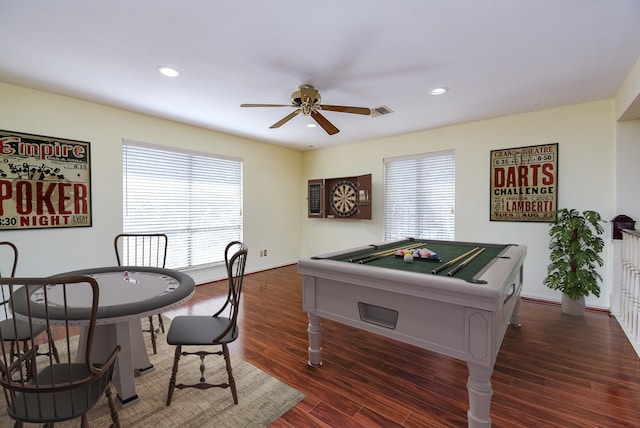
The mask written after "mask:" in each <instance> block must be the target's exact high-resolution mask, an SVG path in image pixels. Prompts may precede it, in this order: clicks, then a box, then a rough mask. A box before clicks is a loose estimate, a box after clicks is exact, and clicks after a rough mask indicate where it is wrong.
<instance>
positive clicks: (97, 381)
mask: <svg viewBox="0 0 640 428" xmlns="http://www.w3.org/2000/svg"><path fill="white" fill-rule="evenodd" d="M0 285H2V287H4V288H5V289H6V290H7V292H8V299H9V308H10V310H11V314H10V315H11V319H12V320H15V321H16V322H11V323H9V324H8V325H6V326H4V327H3V329H2V330H0V339H3V340H4V339H5V337H6V335H11V336H14V337H17V336H19V335H20V334H21V333H20V331H19V329H25V328H26V329H27V330H28V331H35V330H37V329H39V328H41V327H42V326H45V327H46V329H47V330H49V331H51V332H52V334H53V336H54V337H55V340H56V347H57V348H58V350H59V354H58V359H59V362H58V361H57V360H56V358H54V356H53V355H45V356H39V355H38V352H37V351H38V347H39V346H41V345H42V344H43V343H44V341H45V340H46V339H45V338H44V337H43V336H40V338H38V336H34V335H30V336H31V338H30V339H29V346H28V347H27V348H26V350H23V349H19V350H18V354H17V357H16V358H12V356H11V355H9V353H8V352H3V353H2V356H0V386H1V387H2V388H3V389H4V392H5V394H4V396H5V398H6V401H7V413H8V415H9V416H10V417H11V418H12V419H14V420H15V421H17V422H41V423H51V422H59V421H64V420H69V419H74V418H77V417H81V418H82V419H83V421H82V424H83V425H82V426H83V427H85V426H87V425H86V423H87V421H86V418H87V416H86V414H87V412H88V411H89V409H91V408H92V407H93V406H94V404H95V403H96V402H97V401H98V400H99V399H100V398H101V396H102V394H106V395H107V399H108V400H109V405H110V407H111V411H112V420H114V418H115V420H114V425H115V426H119V423H118V422H117V410H116V409H115V404H114V403H113V399H112V397H111V389H110V387H109V384H110V382H111V380H112V378H113V373H114V370H115V367H116V356H117V354H118V352H119V350H120V346H118V345H116V346H115V348H114V350H113V352H112V353H111V354H110V355H109V356H108V357H107V359H106V361H99V362H97V363H99V364H97V363H96V362H94V361H93V359H92V355H91V349H92V345H93V339H94V333H95V324H96V315H97V311H98V300H99V295H100V294H99V288H98V283H97V282H96V280H95V279H94V278H92V277H89V276H70V277H47V278H0ZM79 302H81V304H80V305H79V304H78V303H79ZM85 305H86V306H87V308H86V310H85V308H84V307H83V308H80V307H79V306H85ZM18 320H20V321H21V322H20V323H19V322H17V321H18ZM78 324H81V325H82V329H84V331H83V334H82V340H79V338H78V333H79V331H80V328H79V327H78ZM18 425H19V424H18Z"/></svg>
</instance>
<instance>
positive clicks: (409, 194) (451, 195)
mask: <svg viewBox="0 0 640 428" xmlns="http://www.w3.org/2000/svg"><path fill="white" fill-rule="evenodd" d="M454 208H455V158H454V152H453V150H449V151H443V152H436V153H425V154H420V155H415V156H405V157H396V158H388V159H385V160H384V239H385V241H391V240H394V239H404V238H407V237H413V238H424V239H442V240H453V239H454V237H455V221H454V220H455V218H454Z"/></svg>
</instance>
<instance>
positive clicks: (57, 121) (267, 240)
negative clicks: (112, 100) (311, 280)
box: [0, 83, 302, 282]
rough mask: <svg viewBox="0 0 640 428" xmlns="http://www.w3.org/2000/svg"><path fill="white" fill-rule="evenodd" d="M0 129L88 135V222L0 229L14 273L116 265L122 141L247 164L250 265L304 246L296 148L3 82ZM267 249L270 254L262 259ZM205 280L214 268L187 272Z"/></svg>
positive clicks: (281, 259) (272, 262) (286, 257)
mask: <svg viewBox="0 0 640 428" xmlns="http://www.w3.org/2000/svg"><path fill="white" fill-rule="evenodd" d="M0 100H2V102H0V129H5V130H10V131H16V132H25V133H31V134H40V135H47V136H52V137H59V138H68V139H76V140H82V141H89V142H90V143H91V158H92V165H91V167H92V171H91V172H92V208H93V227H91V228H86V227H85V228H73V229H40V230H22V231H3V232H1V233H2V239H4V240H11V241H13V242H14V243H15V244H16V245H18V247H19V249H20V263H19V266H18V275H22V276H28V275H34V276H35V275H49V274H54V273H59V272H64V271H68V270H72V269H81V268H86V267H91V266H107V265H113V264H115V263H116V260H115V255H114V251H113V237H114V236H115V235H116V234H117V233H119V232H120V231H121V229H122V140H123V139H130V140H136V141H142V142H149V143H155V144H161V145H165V146H173V147H180V148H186V149H190V150H196V151H199V152H204V153H212V154H221V155H228V156H236V157H240V158H242V159H243V168H244V240H245V242H246V244H247V246H248V247H249V251H250V252H249V258H248V265H247V270H248V271H255V270H262V269H266V268H270V267H274V266H280V265H283V264H287V263H292V262H295V261H296V260H297V259H298V257H299V255H300V252H301V242H300V239H299V237H300V235H301V216H300V208H299V203H298V201H297V200H296V198H295V197H294V195H298V194H299V193H300V188H301V182H302V154H301V153H300V152H299V151H296V150H291V149H285V148H281V147H276V146H273V145H267V144H261V143H258V142H255V141H251V140H247V139H242V138H238V137H233V136H230V135H226V134H222V133H216V132H212V131H207V130H204V129H200V128H196V127H192V126H186V125H181V124H178V123H174V122H170V121H167V120H161V119H157V118H153V117H149V116H145V115H141V114H136V113H131V112H128V111H124V110H119V109H115V108H110V107H105V106H102V105H98V104H94V103H89V102H84V101H80V100H77V99H73V98H68V97H62V96H58V95H54V94H49V93H44V92H39V91H34V90H30V89H25V88H21V87H17V86H11V85H5V84H2V83H0ZM262 249H268V250H269V251H268V257H259V252H260V250H262ZM192 274H193V276H194V278H195V279H196V281H198V282H202V281H207V280H210V279H215V278H219V277H220V272H219V271H218V270H209V271H204V272H193V273H192Z"/></svg>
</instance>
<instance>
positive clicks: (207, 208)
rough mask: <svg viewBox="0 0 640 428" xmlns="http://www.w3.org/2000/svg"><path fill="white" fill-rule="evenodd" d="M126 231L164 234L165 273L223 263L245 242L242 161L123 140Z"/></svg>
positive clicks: (124, 223) (124, 222) (124, 227)
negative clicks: (230, 246)
mask: <svg viewBox="0 0 640 428" xmlns="http://www.w3.org/2000/svg"><path fill="white" fill-rule="evenodd" d="M123 180H124V182H123V195H124V201H123V208H124V209H123V231H124V232H125V233H166V234H167V236H168V238H169V247H168V254H167V263H166V266H167V268H173V269H180V268H188V267H195V266H202V265H207V264H211V263H218V262H221V261H224V248H225V246H226V245H227V243H229V242H230V241H233V240H242V161H241V160H239V159H232V158H224V157H214V156H210V155H206V154H195V153H189V152H184V151H177V150H167V149H166V148H159V147H156V146H151V145H143V144H140V143H134V142H130V141H125V142H124V144H123Z"/></svg>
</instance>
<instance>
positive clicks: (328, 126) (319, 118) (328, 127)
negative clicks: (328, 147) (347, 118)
mask: <svg viewBox="0 0 640 428" xmlns="http://www.w3.org/2000/svg"><path fill="white" fill-rule="evenodd" d="M311 117H312V118H313V120H315V121H316V122H318V125H320V126H322V129H324V130H325V131H327V134H329V135H333V134H337V133H338V132H340V130H339V129H338V128H336V127H335V126H333V124H332V123H331V122H329V121H328V120H327V118H325V117H324V116H323V115H321V114H320V113H318V112H317V111H316V110H311Z"/></svg>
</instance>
